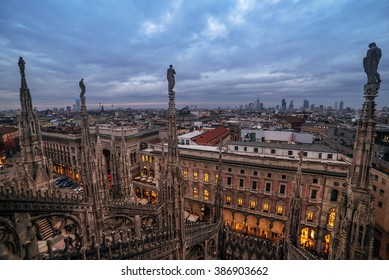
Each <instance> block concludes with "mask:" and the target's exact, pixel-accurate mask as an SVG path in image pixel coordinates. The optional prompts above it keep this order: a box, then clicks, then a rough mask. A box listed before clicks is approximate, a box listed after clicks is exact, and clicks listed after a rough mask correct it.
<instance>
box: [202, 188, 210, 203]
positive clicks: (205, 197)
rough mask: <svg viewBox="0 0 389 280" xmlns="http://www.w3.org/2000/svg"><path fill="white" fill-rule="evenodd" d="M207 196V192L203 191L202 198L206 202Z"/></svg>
mask: <svg viewBox="0 0 389 280" xmlns="http://www.w3.org/2000/svg"><path fill="white" fill-rule="evenodd" d="M208 195H209V194H208V190H204V191H203V198H204V200H205V201H208Z"/></svg>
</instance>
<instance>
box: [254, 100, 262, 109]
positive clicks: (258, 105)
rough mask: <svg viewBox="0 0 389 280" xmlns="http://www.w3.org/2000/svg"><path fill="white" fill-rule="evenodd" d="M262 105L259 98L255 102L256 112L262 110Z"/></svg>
mask: <svg viewBox="0 0 389 280" xmlns="http://www.w3.org/2000/svg"><path fill="white" fill-rule="evenodd" d="M260 105H261V101H260V100H259V97H258V98H257V100H255V110H259V109H261V108H260Z"/></svg>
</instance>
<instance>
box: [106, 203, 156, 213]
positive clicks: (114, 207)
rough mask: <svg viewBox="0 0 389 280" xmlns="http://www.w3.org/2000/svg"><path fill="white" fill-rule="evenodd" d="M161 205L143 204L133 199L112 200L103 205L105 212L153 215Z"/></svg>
mask: <svg viewBox="0 0 389 280" xmlns="http://www.w3.org/2000/svg"><path fill="white" fill-rule="evenodd" d="M159 208H160V207H158V206H156V205H149V204H145V205H143V204H141V203H136V202H132V201H124V200H117V201H116V200H111V201H107V202H105V203H104V205H103V212H104V213H106V214H111V215H112V214H129V215H151V216H155V215H156V214H157V213H158V209H159Z"/></svg>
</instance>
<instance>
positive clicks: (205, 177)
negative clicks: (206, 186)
mask: <svg viewBox="0 0 389 280" xmlns="http://www.w3.org/2000/svg"><path fill="white" fill-rule="evenodd" d="M204 182H206V183H208V182H209V174H208V173H204Z"/></svg>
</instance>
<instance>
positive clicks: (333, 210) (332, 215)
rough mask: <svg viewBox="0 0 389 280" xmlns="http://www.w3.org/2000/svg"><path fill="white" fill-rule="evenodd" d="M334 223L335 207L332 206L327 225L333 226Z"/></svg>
mask: <svg viewBox="0 0 389 280" xmlns="http://www.w3.org/2000/svg"><path fill="white" fill-rule="evenodd" d="M334 225H335V208H332V209H331V211H330V214H329V216H328V226H329V227H333V226H334Z"/></svg>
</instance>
